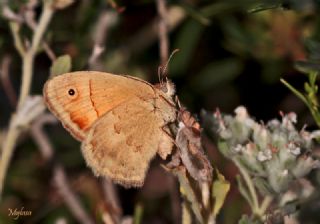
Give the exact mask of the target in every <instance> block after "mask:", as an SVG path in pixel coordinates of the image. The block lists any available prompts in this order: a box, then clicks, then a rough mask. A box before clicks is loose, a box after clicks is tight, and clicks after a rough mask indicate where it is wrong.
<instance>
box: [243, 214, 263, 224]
mask: <svg viewBox="0 0 320 224" xmlns="http://www.w3.org/2000/svg"><path fill="white" fill-rule="evenodd" d="M260 223H262V222H259V221H254V220H252V219H251V218H249V217H248V215H242V217H241V219H240V220H239V222H238V224H260Z"/></svg>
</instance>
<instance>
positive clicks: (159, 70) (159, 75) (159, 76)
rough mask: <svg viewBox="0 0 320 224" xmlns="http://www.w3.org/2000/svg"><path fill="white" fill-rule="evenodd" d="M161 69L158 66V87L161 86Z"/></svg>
mask: <svg viewBox="0 0 320 224" xmlns="http://www.w3.org/2000/svg"><path fill="white" fill-rule="evenodd" d="M161 69H162V67H161V66H159V67H158V79H159V83H160V85H161V86H162V84H163V83H162V78H161Z"/></svg>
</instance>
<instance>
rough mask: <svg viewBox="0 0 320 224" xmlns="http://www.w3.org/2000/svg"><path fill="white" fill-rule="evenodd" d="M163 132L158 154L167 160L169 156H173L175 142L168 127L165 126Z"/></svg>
mask: <svg viewBox="0 0 320 224" xmlns="http://www.w3.org/2000/svg"><path fill="white" fill-rule="evenodd" d="M161 130H162V131H161V137H160V142H159V148H158V154H159V156H160V157H161V158H162V159H164V160H165V159H166V158H167V156H168V155H170V154H171V152H172V149H173V146H174V145H175V141H174V138H173V136H172V135H171V134H170V130H169V128H168V126H163V127H162V128H161Z"/></svg>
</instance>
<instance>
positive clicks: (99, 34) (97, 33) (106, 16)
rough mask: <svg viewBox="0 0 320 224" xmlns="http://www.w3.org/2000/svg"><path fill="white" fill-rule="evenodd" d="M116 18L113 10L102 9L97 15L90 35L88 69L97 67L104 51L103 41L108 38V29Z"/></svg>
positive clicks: (114, 22)
mask: <svg viewBox="0 0 320 224" xmlns="http://www.w3.org/2000/svg"><path fill="white" fill-rule="evenodd" d="M117 20H118V17H117V14H116V13H115V12H113V11H103V12H102V13H101V15H100V16H99V18H98V20H97V23H96V25H95V30H94V35H93V37H92V39H93V42H94V46H93V49H92V53H91V56H90V58H89V61H88V63H89V68H90V69H92V68H93V69H94V70H96V67H99V65H98V64H99V62H98V59H99V57H100V56H101V54H102V53H103V52H104V51H105V43H106V41H107V38H108V34H109V30H110V28H111V27H112V26H114V25H115V24H116V22H117ZM98 70H99V68H98Z"/></svg>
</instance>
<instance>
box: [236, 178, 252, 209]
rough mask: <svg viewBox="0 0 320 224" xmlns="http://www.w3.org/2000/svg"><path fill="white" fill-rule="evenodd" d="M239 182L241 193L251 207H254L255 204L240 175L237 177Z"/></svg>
mask: <svg viewBox="0 0 320 224" xmlns="http://www.w3.org/2000/svg"><path fill="white" fill-rule="evenodd" d="M236 178H237V182H238V187H239V191H240V193H241V195H242V196H243V197H244V198H245V199H246V200H247V202H248V203H249V205H250V207H251V208H252V207H253V202H252V198H251V197H250V196H249V195H250V194H249V192H248V190H247V189H246V187H245V186H244V183H243V181H242V179H241V177H240V176H239V175H237V177H236Z"/></svg>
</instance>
